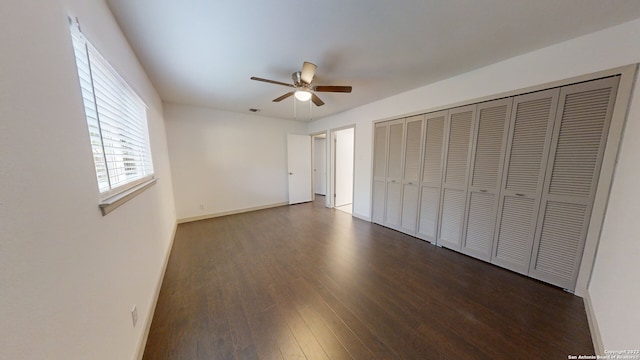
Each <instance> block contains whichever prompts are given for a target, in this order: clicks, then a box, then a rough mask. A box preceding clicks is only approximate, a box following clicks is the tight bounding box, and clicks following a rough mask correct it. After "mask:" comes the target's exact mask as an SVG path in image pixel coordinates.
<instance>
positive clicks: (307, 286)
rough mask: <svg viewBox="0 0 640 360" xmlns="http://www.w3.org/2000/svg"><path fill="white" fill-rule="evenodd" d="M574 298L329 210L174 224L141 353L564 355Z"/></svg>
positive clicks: (312, 206) (581, 321)
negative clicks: (147, 333) (169, 255)
mask: <svg viewBox="0 0 640 360" xmlns="http://www.w3.org/2000/svg"><path fill="white" fill-rule="evenodd" d="M593 353H594V350H593V346H592V344H591V338H590V334H589V329H588V325H587V320H586V314H585V310H584V305H583V301H582V299H581V298H579V297H576V296H574V295H572V294H569V293H566V292H564V291H562V290H561V289H558V288H555V287H553V286H550V285H547V284H544V283H541V282H538V281H535V280H532V279H529V278H526V277H523V276H521V275H518V274H515V273H512V272H509V271H506V270H503V269H500V268H498V267H495V266H493V265H490V264H487V263H484V262H482V261H478V260H475V259H472V258H469V257H467V256H464V255H461V254H458V253H455V252H452V251H449V250H446V249H443V248H438V247H436V246H433V245H431V244H429V243H427V242H424V241H421V240H418V239H416V238H413V237H410V236H407V235H404V234H401V233H399V232H396V231H393V230H390V229H387V228H384V227H381V226H378V225H374V224H371V223H368V222H366V221H362V220H359V219H356V218H352V217H351V216H350V215H349V214H346V213H344V212H341V211H335V210H331V209H327V208H325V207H324V199H323V198H322V200H319V201H315V202H313V203H306V204H299V205H293V206H285V207H279V208H274V209H268V210H261V211H255V212H251V213H245V214H239V215H231V216H225V217H220V218H215V219H209V220H202V221H198V222H192V223H187V224H181V225H179V226H178V230H177V232H176V238H175V240H174V245H173V249H172V252H171V257H170V259H169V264H168V267H167V272H166V274H165V277H164V281H163V284H162V289H161V292H160V297H159V299H158V304H157V308H156V311H155V315H154V318H153V322H152V325H151V330H150V333H149V338H148V341H147V345H146V349H145V353H144V359H145V360H151V359H172V360H181V359H268V360H271V359H567V356H568V355H570V354H571V355H580V354H587V355H591V354H593Z"/></svg>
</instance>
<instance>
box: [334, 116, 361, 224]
mask: <svg viewBox="0 0 640 360" xmlns="http://www.w3.org/2000/svg"><path fill="white" fill-rule="evenodd" d="M331 140H332V141H331V143H332V145H333V146H332V155H333V156H332V157H333V158H332V160H333V161H332V165H333V166H332V169H333V176H332V183H333V184H332V185H333V186H332V189H333V199H332V200H333V203H332V205H333V207H334V208H335V209H336V210H340V211H344V212H347V213H349V214H351V213H352V212H353V159H354V142H355V128H353V127H350V128H346V129H341V130H334V131H332V132H331Z"/></svg>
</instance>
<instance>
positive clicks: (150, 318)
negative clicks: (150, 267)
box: [135, 222, 178, 360]
mask: <svg viewBox="0 0 640 360" xmlns="http://www.w3.org/2000/svg"><path fill="white" fill-rule="evenodd" d="M177 230H178V223H177V222H176V224H175V225H174V226H173V232H172V233H171V240H169V247H168V249H167V252H166V254H165V256H164V264H163V265H162V271H160V277H159V278H158V281H157V282H156V290H155V293H154V294H153V299H152V300H151V306H150V307H149V311H148V312H147V317H146V321H145V324H144V334H143V335H142V337H141V338H140V342H139V343H138V352H137V354H136V357H135V358H136V359H137V360H142V357H143V356H144V349H145V347H146V345H147V339H148V338H149V331H150V330H151V322H152V321H153V315H154V314H155V311H156V305H157V304H158V298H159V297H160V289H161V288H162V281H163V280H164V274H165V272H166V271H167V265H169V257H170V255H171V249H173V240H174V239H175V238H176V231H177Z"/></svg>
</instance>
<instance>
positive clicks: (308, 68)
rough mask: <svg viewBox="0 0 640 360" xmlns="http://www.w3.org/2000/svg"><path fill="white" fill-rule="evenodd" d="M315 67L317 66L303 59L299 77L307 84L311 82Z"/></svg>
mask: <svg viewBox="0 0 640 360" xmlns="http://www.w3.org/2000/svg"><path fill="white" fill-rule="evenodd" d="M317 68H318V67H317V66H316V65H315V64H312V63H310V62H306V61H305V62H304V63H303V64H302V73H301V75H300V79H301V80H302V81H304V82H305V83H307V84H311V81H313V77H314V76H315V75H316V69H317Z"/></svg>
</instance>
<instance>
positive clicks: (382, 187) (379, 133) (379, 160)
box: [371, 123, 389, 225]
mask: <svg viewBox="0 0 640 360" xmlns="http://www.w3.org/2000/svg"><path fill="white" fill-rule="evenodd" d="M388 130H389V124H388V123H377V124H376V125H375V128H374V134H373V206H372V214H371V220H372V221H373V222H374V223H377V224H381V225H382V224H383V222H384V209H385V203H384V200H385V196H386V193H387V190H386V189H387V188H386V176H387V175H386V173H387V141H388V139H387V137H388V135H389V133H388Z"/></svg>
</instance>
